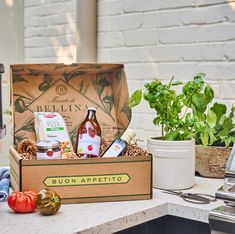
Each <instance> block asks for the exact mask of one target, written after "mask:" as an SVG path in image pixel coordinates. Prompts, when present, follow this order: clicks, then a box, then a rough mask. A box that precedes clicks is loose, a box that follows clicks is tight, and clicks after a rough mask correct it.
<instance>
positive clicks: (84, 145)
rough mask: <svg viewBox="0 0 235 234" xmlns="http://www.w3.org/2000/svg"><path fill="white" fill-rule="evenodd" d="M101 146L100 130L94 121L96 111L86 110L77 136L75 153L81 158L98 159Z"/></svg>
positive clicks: (91, 108)
mask: <svg viewBox="0 0 235 234" xmlns="http://www.w3.org/2000/svg"><path fill="white" fill-rule="evenodd" d="M100 144H101V129H100V125H99V123H98V121H97V119H96V109H95V108H93V107H90V108H88V109H87V116H86V118H85V119H84V121H83V122H82V123H81V125H80V126H79V129H78V134H77V145H76V153H77V155H78V156H79V157H82V158H92V157H98V156H99V153H100Z"/></svg>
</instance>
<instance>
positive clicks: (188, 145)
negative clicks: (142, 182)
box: [148, 138, 195, 190]
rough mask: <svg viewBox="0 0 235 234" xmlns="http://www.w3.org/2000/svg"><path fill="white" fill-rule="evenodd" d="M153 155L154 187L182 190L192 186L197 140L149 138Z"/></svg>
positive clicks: (149, 145)
mask: <svg viewBox="0 0 235 234" xmlns="http://www.w3.org/2000/svg"><path fill="white" fill-rule="evenodd" d="M148 151H149V152H150V153H151V154H152V155H153V187H154V188H160V189H173V190H181V189H188V188H191V187H192V186H193V184H194V175H195V140H194V139H192V140H188V141H163V140H159V139H156V138H150V139H148Z"/></svg>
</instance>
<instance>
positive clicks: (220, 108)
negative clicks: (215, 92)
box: [211, 102, 227, 123]
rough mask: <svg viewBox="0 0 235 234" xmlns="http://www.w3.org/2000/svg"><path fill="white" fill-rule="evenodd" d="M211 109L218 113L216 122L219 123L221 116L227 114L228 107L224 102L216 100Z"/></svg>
mask: <svg viewBox="0 0 235 234" xmlns="http://www.w3.org/2000/svg"><path fill="white" fill-rule="evenodd" d="M211 110H212V111H213V112H214V113H215V114H216V118H217V120H216V123H219V122H220V119H221V117H222V116H223V115H225V114H226V110H227V107H226V105H224V104H220V103H217V102H216V103H215V104H214V105H213V107H211Z"/></svg>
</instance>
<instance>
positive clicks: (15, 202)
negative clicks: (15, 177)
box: [8, 191, 37, 213]
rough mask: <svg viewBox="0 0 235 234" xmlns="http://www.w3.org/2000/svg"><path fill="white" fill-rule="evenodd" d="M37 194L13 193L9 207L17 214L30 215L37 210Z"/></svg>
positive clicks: (28, 192)
mask: <svg viewBox="0 0 235 234" xmlns="http://www.w3.org/2000/svg"><path fill="white" fill-rule="evenodd" d="M36 197H37V193H36V192H34V191H26V192H12V193H11V195H10V196H9V197H8V205H9V206H10V208H11V209H12V210H14V211H15V212H17V213H30V212H33V211H34V210H35V209H36Z"/></svg>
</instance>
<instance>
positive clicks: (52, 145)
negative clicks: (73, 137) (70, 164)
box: [35, 140, 61, 159]
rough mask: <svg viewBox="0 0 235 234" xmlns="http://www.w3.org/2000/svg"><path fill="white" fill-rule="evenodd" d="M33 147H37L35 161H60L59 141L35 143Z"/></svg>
mask: <svg viewBox="0 0 235 234" xmlns="http://www.w3.org/2000/svg"><path fill="white" fill-rule="evenodd" d="M35 146H36V147H37V152H36V156H37V159H60V158H61V153H60V142H59V141H54V140H53V141H47V140H42V141H37V142H36V144H35Z"/></svg>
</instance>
